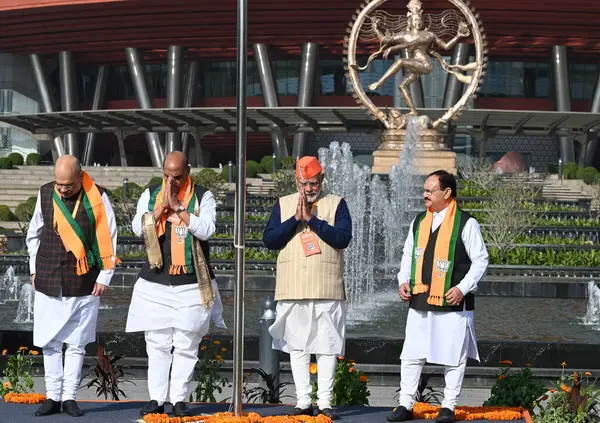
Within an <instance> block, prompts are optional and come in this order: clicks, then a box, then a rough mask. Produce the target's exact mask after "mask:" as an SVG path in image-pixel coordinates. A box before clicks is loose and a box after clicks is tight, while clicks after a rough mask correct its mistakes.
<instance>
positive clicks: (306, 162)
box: [296, 156, 323, 180]
mask: <svg viewBox="0 0 600 423" xmlns="http://www.w3.org/2000/svg"><path fill="white" fill-rule="evenodd" d="M322 171H323V168H322V167H321V164H320V163H319V161H318V160H317V158H316V157H313V156H304V157H302V158H301V159H299V160H298V161H297V162H296V177H297V178H300V179H304V180H306V179H310V178H314V177H315V176H317V175H318V174H319V173H321V172H322Z"/></svg>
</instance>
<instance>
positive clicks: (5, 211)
mask: <svg viewBox="0 0 600 423" xmlns="http://www.w3.org/2000/svg"><path fill="white" fill-rule="evenodd" d="M16 218H17V217H16V216H15V215H14V213H13V212H12V211H11V210H10V208H8V206H5V205H0V221H2V222H13V221H15V220H16Z"/></svg>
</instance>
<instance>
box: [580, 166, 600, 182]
mask: <svg viewBox="0 0 600 423" xmlns="http://www.w3.org/2000/svg"><path fill="white" fill-rule="evenodd" d="M599 176H600V175H599V174H598V171H597V170H596V168H595V167H592V166H588V167H584V168H583V169H579V170H578V171H577V179H583V182H584V183H586V184H588V185H592V184H595V183H597V182H598V178H599Z"/></svg>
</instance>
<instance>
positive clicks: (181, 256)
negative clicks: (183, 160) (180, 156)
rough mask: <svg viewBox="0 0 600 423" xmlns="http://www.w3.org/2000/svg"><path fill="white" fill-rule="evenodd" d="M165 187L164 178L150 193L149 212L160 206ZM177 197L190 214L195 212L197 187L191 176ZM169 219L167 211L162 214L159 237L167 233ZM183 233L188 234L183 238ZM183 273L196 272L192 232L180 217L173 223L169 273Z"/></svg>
mask: <svg viewBox="0 0 600 423" xmlns="http://www.w3.org/2000/svg"><path fill="white" fill-rule="evenodd" d="M165 189H166V186H165V181H164V179H163V183H162V185H161V186H160V187H157V188H156V189H155V190H154V192H152V193H151V195H150V201H149V202H148V211H149V212H153V211H154V210H156V209H157V208H158V207H160V205H161V204H162V202H163V198H164V195H165ZM177 198H178V199H179V201H181V203H182V204H183V206H184V207H185V208H186V210H187V211H188V212H189V213H190V214H193V213H194V207H195V204H196V189H195V187H194V183H193V182H192V179H191V178H190V177H189V176H188V178H187V180H186V181H185V183H184V185H183V186H182V187H180V189H179V193H178V194H177ZM167 219H168V216H167V214H166V213H163V214H162V215H161V216H160V220H159V221H158V222H157V225H156V235H157V236H158V237H161V236H163V235H164V234H165V231H166V227H167ZM183 234H186V235H185V239H183V236H182V235H183ZM181 273H194V262H193V261H192V234H190V233H189V231H188V229H187V226H186V224H185V222H184V221H183V220H182V219H179V221H178V222H177V224H174V223H172V224H171V265H170V267H169V274H171V275H179V274H181Z"/></svg>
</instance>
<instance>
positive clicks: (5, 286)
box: [0, 266, 20, 304]
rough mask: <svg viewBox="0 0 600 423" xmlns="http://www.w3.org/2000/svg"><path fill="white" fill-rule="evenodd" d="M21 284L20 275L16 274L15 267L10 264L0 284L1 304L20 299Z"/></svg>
mask: <svg viewBox="0 0 600 423" xmlns="http://www.w3.org/2000/svg"><path fill="white" fill-rule="evenodd" d="M19 284H20V281H19V277H18V276H17V275H16V274H15V269H14V268H13V267H12V266H10V267H9V268H8V269H6V273H5V274H4V277H3V278H2V285H0V304H5V303H6V302H7V301H18V300H19Z"/></svg>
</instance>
